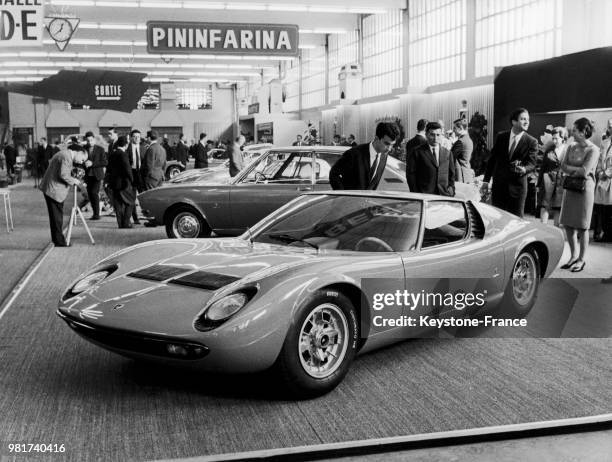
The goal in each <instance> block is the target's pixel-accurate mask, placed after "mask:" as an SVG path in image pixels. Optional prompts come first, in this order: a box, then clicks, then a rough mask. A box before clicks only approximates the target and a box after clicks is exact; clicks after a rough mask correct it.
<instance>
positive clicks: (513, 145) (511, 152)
mask: <svg viewBox="0 0 612 462" xmlns="http://www.w3.org/2000/svg"><path fill="white" fill-rule="evenodd" d="M515 148H516V136H515V137H513V138H512V144H511V145H510V150H509V151H508V158H509V159H512V154H514V149H515Z"/></svg>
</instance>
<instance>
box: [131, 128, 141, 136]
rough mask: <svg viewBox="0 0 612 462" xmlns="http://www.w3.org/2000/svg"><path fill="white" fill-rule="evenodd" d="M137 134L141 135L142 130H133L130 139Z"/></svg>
mask: <svg viewBox="0 0 612 462" xmlns="http://www.w3.org/2000/svg"><path fill="white" fill-rule="evenodd" d="M136 133H140V130H136V129H134V130H132V131H131V132H130V137H132V136H134V135H135V134H136Z"/></svg>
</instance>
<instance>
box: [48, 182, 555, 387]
mask: <svg viewBox="0 0 612 462" xmlns="http://www.w3.org/2000/svg"><path fill="white" fill-rule="evenodd" d="M562 249H563V238H562V234H561V231H560V230H558V229H557V228H554V227H552V226H545V225H541V224H539V223H532V222H528V221H525V220H522V219H520V218H518V217H516V216H514V215H510V214H508V213H505V212H502V211H500V210H498V209H496V208H494V207H491V206H489V205H486V204H479V203H478V204H473V203H471V202H469V201H465V200H459V199H454V198H445V197H441V196H427V195H420V194H411V193H400V192H356V191H355V192H328V193H311V194H306V195H303V196H300V197H299V198H297V199H295V200H293V201H291V202H290V203H288V204H286V205H285V206H283V207H281V208H280V209H279V210H277V211H276V212H275V213H273V214H271V215H270V216H268V217H266V218H265V219H264V220H262V221H261V222H259V223H257V224H256V225H255V226H254V227H252V228H251V229H250V231H248V232H247V233H245V234H244V235H242V236H240V237H237V238H219V239H179V240H161V241H151V242H146V243H143V244H140V245H136V246H133V247H129V248H127V249H124V250H122V251H120V252H118V253H116V254H114V255H111V256H110V257H108V258H106V259H104V260H103V261H101V262H99V263H98V264H96V265H94V266H93V267H92V268H90V269H89V270H88V271H87V272H86V273H84V274H83V275H81V276H80V277H79V278H78V279H77V280H76V281H74V283H72V284H71V285H70V286H69V287H68V288H67V289H66V291H65V292H64V294H63V295H62V297H61V301H60V304H59V309H58V314H59V316H60V317H61V318H62V319H64V320H65V321H66V322H67V323H68V325H69V326H70V327H71V328H72V329H73V330H74V331H75V332H76V333H78V334H80V335H81V336H83V337H84V338H85V339H87V340H89V341H91V342H93V343H95V344H97V345H99V346H101V347H104V348H107V349H109V350H111V351H114V352H117V353H120V354H122V355H125V356H128V357H132V358H137V359H148V360H158V361H166V362H173V363H182V364H190V365H192V366H196V367H201V368H202V369H204V370H211V371H224V372H254V371H261V370H265V369H268V368H273V369H274V370H276V372H277V373H278V376H279V377H280V379H281V382H280V383H283V384H284V387H285V388H286V389H287V390H290V391H291V392H293V394H294V395H295V396H299V397H309V396H315V395H319V394H322V393H326V392H328V391H329V390H331V389H332V388H334V387H335V386H336V385H337V384H338V383H339V382H340V381H341V380H342V379H343V377H344V376H345V375H346V373H347V372H348V370H349V367H350V365H351V362H352V361H353V359H354V357H355V355H356V354H357V353H360V352H366V351H370V350H372V349H374V348H378V347H381V346H383V345H387V344H390V343H393V342H396V341H398V340H400V339H404V338H408V337H414V336H419V335H422V334H423V331H424V330H426V329H430V328H432V327H431V324H426V325H425V326H422V325H419V326H416V327H415V326H411V325H401V323H399V322H393V323H392V322H384V319H383V320H381V319H380V316H381V315H382V314H383V313H384V311H380V306H376V302H377V300H378V302H380V299H377V297H378V296H379V295H380V294H393V293H395V292H396V291H397V290H411V291H412V292H413V293H421V292H422V293H425V291H431V290H434V289H436V287H438V282H439V281H441V280H442V278H457V277H460V278H468V279H466V280H472V281H476V284H475V286H474V287H475V289H474V290H477V291H478V293H479V294H481V296H482V297H484V298H485V299H486V304H484V305H478V306H474V307H473V308H470V309H461V307H459V306H458V305H457V304H455V305H451V306H448V307H446V308H445V309H444V310H443V309H441V307H440V306H439V304H437V305H436V304H434V305H432V306H430V305H427V304H421V305H419V306H418V307H416V306H413V307H408V306H399V307H395V311H390V312H387V314H388V315H389V316H391V315H393V316H395V317H396V318H398V319H399V318H401V317H402V316H404V315H412V316H424V317H425V318H426V319H428V320H430V321H431V320H435V319H441V318H448V317H449V315H452V317H453V318H455V317H456V318H458V319H475V317H476V316H477V315H480V314H481V313H482V312H483V310H484V311H485V312H489V311H491V310H492V309H493V308H495V307H500V306H501V307H502V308H503V312H504V313H507V315H508V316H510V317H514V318H516V319H520V318H522V317H524V316H525V315H526V314H527V313H528V312H529V311H530V310H531V308H532V307H533V305H534V302H535V300H536V297H537V293H538V287H539V283H540V281H541V279H542V278H544V277H546V276H548V275H550V273H551V272H552V271H553V270H554V268H555V267H556V265H557V263H558V261H559V259H560V257H561V253H562ZM438 288H439V287H438ZM436 290H437V289H436ZM457 293H458V292H455V295H456V294H457ZM482 294H485V295H482ZM389 316H388V317H389Z"/></svg>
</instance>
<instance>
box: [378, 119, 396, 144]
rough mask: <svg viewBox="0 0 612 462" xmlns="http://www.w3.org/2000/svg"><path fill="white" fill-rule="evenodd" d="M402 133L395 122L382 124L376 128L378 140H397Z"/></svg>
mask: <svg viewBox="0 0 612 462" xmlns="http://www.w3.org/2000/svg"><path fill="white" fill-rule="evenodd" d="M399 134H400V131H399V128H397V125H395V124H394V123H393V122H380V123H379V124H378V125H377V126H376V138H378V139H379V140H382V139H383V138H384V137H385V136H388V137H389V138H391V139H392V140H394V141H395V140H396V139H397V137H398V136H399Z"/></svg>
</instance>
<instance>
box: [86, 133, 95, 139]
mask: <svg viewBox="0 0 612 462" xmlns="http://www.w3.org/2000/svg"><path fill="white" fill-rule="evenodd" d="M90 136H94V134H93V132H87V133H85V138H89V137H90Z"/></svg>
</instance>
